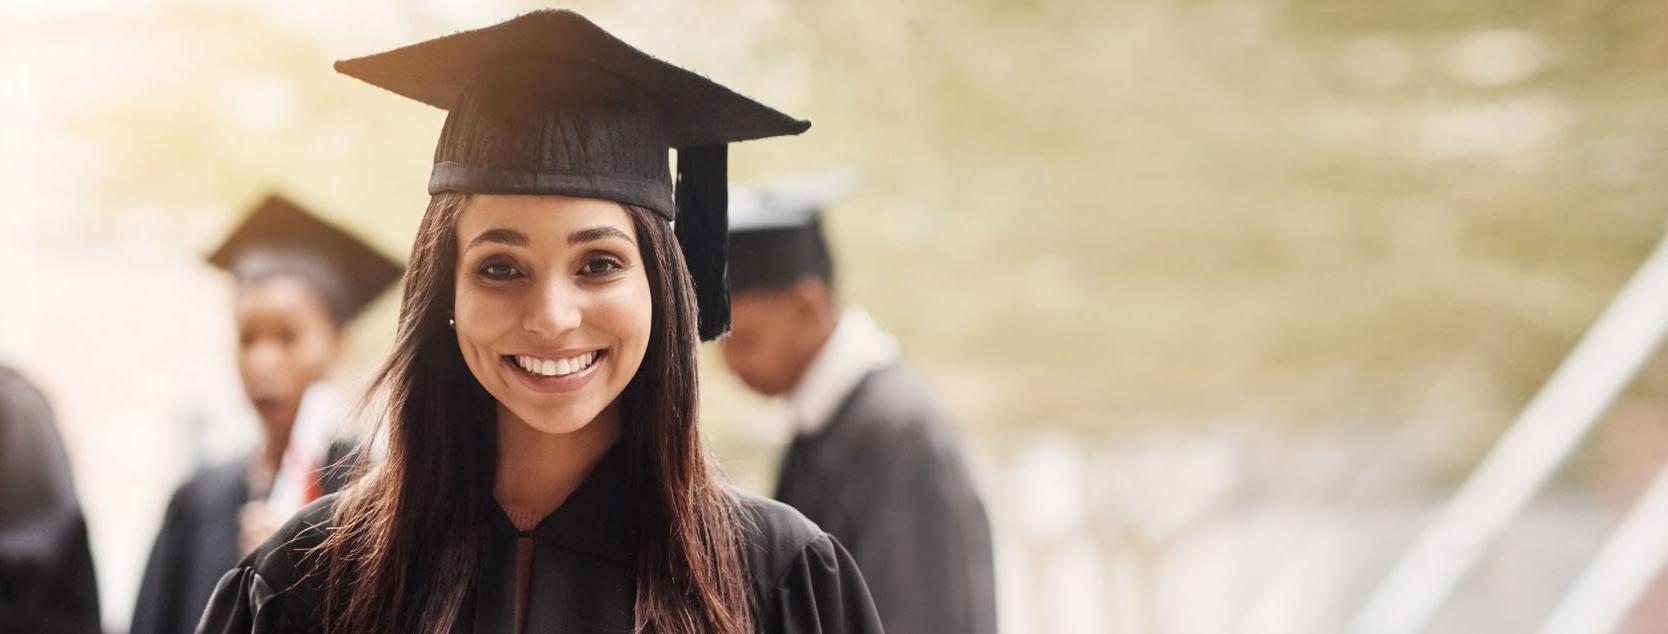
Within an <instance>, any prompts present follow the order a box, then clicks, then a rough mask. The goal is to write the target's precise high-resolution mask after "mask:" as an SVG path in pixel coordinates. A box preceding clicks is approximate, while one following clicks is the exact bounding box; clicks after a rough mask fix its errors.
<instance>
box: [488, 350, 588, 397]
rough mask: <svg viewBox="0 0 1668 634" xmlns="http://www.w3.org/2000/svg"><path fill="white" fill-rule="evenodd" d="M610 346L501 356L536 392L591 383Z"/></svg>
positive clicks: (509, 369)
mask: <svg viewBox="0 0 1668 634" xmlns="http://www.w3.org/2000/svg"><path fill="white" fill-rule="evenodd" d="M607 356H608V350H607V349H600V350H589V351H585V352H579V353H562V354H513V355H504V356H502V357H499V359H500V360H501V361H502V362H503V365H504V366H505V367H506V368H508V371H509V372H510V373H511V374H514V375H515V376H516V378H517V379H520V382H521V384H522V385H524V386H526V387H527V388H528V389H531V390H533V391H535V392H545V393H554V392H571V391H573V390H577V389H579V388H582V387H584V386H585V385H586V384H588V383H590V381H591V377H593V376H596V375H597V368H598V367H600V366H601V365H602V364H603V362H604V361H605V360H606V359H607Z"/></svg>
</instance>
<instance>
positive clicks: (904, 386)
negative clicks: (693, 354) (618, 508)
mask: <svg viewBox="0 0 1668 634" xmlns="http://www.w3.org/2000/svg"><path fill="white" fill-rule="evenodd" d="M855 181H856V178H855V175H853V174H851V173H846V172H841V173H828V174H820V175H814V176H805V177H801V178H796V179H791V180H783V181H778V182H776V183H771V184H769V185H765V186H760V187H754V188H747V187H737V188H735V190H734V191H733V192H732V194H731V201H730V212H731V233H730V241H731V242H730V283H731V288H732V289H733V290H732V292H733V293H734V301H733V308H732V311H733V313H732V316H733V319H734V322H733V326H732V329H731V332H730V335H729V337H727V338H725V339H724V340H722V341H721V342H720V344H719V345H720V348H721V349H722V350H723V353H724V358H725V360H726V361H727V363H728V365H729V367H730V369H731V370H732V371H733V372H735V374H736V375H737V376H739V377H740V378H741V380H742V382H743V383H745V384H747V386H748V387H750V388H752V389H753V390H754V391H757V392H759V393H760V394H764V395H767V396H773V397H781V398H783V399H785V400H786V401H787V405H788V408H789V409H790V410H791V412H792V414H793V417H794V420H793V426H794V430H793V432H794V439H793V442H792V444H790V445H789V447H788V453H787V456H786V458H784V459H783V461H782V466H781V475H780V479H779V480H778V483H777V490H776V498H777V499H778V500H781V501H783V502H786V503H788V504H789V505H792V506H793V507H794V508H797V509H799V510H800V512H802V513H804V514H805V516H806V517H808V518H810V519H811V520H812V521H814V522H816V523H817V525H818V526H821V527H822V528H823V530H826V531H828V532H829V533H831V534H833V535H834V536H835V537H837V538H839V539H840V541H841V543H844V544H845V545H846V547H847V548H850V549H851V552H852V555H853V556H854V557H855V558H856V559H857V564H858V566H859V567H860V568H862V570H863V576H864V578H865V579H867V580H868V582H869V587H870V589H871V590H873V592H874V597H875V605H876V607H877V608H878V609H879V611H880V616H881V620H882V621H883V622H884V623H885V625H886V630H887V631H889V632H970V633H987V632H992V631H995V629H996V608H995V603H996V597H995V578H994V571H993V569H992V566H993V562H992V557H993V555H992V547H991V534H990V524H989V520H988V519H987V517H986V515H985V509H984V505H983V503H982V502H981V501H980V499H979V494H978V492H977V491H976V490H975V489H974V486H973V482H972V479H971V477H970V476H969V474H968V470H967V466H966V465H965V464H964V461H963V459H962V454H961V449H960V448H959V446H958V441H957V439H956V435H955V432H954V429H952V427H951V426H950V424H949V423H948V422H947V421H945V420H944V418H943V417H942V416H941V415H940V414H939V412H938V410H937V409H936V408H935V407H934V406H933V404H932V402H931V399H930V398H929V396H928V391H927V386H926V384H925V383H924V382H923V381H922V380H921V378H920V377H919V376H917V375H916V374H915V373H914V372H913V371H912V370H910V368H909V367H908V366H907V365H906V364H905V363H904V362H903V360H902V359H900V358H899V355H898V343H897V341H895V340H894V339H893V338H892V337H891V336H890V335H888V334H887V333H886V332H885V331H883V330H881V329H880V327H879V326H877V325H876V324H875V322H874V320H873V319H871V318H870V317H869V315H868V313H866V312H864V311H863V310H862V309H860V308H857V307H855V306H847V307H843V308H842V307H841V305H840V302H839V299H838V297H837V294H836V293H835V286H834V261H833V256H832V254H831V253H830V250H829V247H828V242H827V240H826V239H825V237H824V235H823V231H822V212H823V209H824V208H825V207H826V206H827V205H829V204H831V203H832V202H833V201H834V200H836V199H838V198H840V197H842V196H844V195H845V194H846V193H847V192H848V191H849V190H850V189H851V188H852V186H853V185H854V184H855Z"/></svg>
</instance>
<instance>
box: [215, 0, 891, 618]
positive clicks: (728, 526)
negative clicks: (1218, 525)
mask: <svg viewBox="0 0 1668 634" xmlns="http://www.w3.org/2000/svg"><path fill="white" fill-rule="evenodd" d="M336 68H337V69H338V70H339V71H341V72H343V73H346V74H349V75H352V76H354V77H358V78H360V79H363V80H365V81H367V82H369V83H371V84H373V85H376V86H380V87H383V88H387V89H389V90H391V91H394V92H396V93H398V94H400V95H403V96H406V97H410V98H413V99H417V100H420V101H424V102H426V103H429V104H432V105H436V106H439V107H442V108H445V109H447V110H448V113H447V116H446V121H445V124H444V125H443V127H442V128H441V132H440V139H439V142H438V147H437V148H436V151H435V152H434V157H435V162H434V167H433V171H432V172H431V175H430V180H429V184H428V191H429V194H430V196H431V198H430V203H429V207H428V211H427V212H426V214H425V215H424V217H423V221H422V224H421V226H420V227H419V229H418V235H417V239H416V245H415V247H414V248H413V251H412V256H411V275H410V276H408V278H407V280H406V288H405V295H404V303H403V305H402V307H401V311H400V325H399V332H398V334H397V337H396V341H397V342H398V343H397V344H396V347H395V350H394V352H393V353H392V355H391V356H390V357H389V359H388V362H387V363H386V365H384V369H383V373H382V374H381V376H380V377H379V379H378V382H377V385H376V387H377V388H378V389H379V390H381V391H380V392H378V393H379V394H381V395H385V396H386V402H387V403H388V411H387V412H386V413H385V416H384V418H383V422H384V424H385V425H386V426H387V432H388V435H387V443H388V451H387V457H386V459H384V460H381V461H378V462H377V463H376V464H375V465H374V466H372V468H371V469H370V470H369V471H367V472H366V473H365V475H364V476H363V477H360V478H358V479H356V480H354V482H353V483H352V484H350V485H348V487H347V488H346V489H345V490H344V491H343V492H342V493H341V494H340V495H328V496H325V497H324V498H322V499H320V500H319V501H318V502H315V503H314V504H312V505H310V506H308V507H307V508H305V509H303V510H302V511H301V512H300V513H299V514H297V516H296V517H295V518H293V519H292V520H291V521H290V522H289V523H288V524H286V525H285V526H284V527H283V528H281V529H280V530H279V531H278V532H277V533H276V534H274V535H273V536H272V537H271V538H270V539H269V540H267V542H266V543H264V544H262V545H261V547H260V548H259V549H257V550H256V551H255V552H253V553H251V554H250V555H249V556H248V557H247V558H245V559H244V561H243V563H242V564H241V565H240V566H239V567H238V568H237V569H236V570H235V571H233V572H232V573H229V574H228V575H227V576H226V577H225V578H224V579H222V580H221V582H220V585H219V587H218V588H217V589H216V591H215V594H214V598H213V599H212V600H211V601H210V605H209V607H208V609H207V611H206V612H205V613H204V617H203V622H202V625H203V629H204V631H208V632H251V631H258V632H273V631H286V632H287V631H321V630H328V631H337V632H354V633H356V634H359V633H373V634H375V633H393V632H448V631H483V632H511V633H515V634H519V633H521V632H555V631H564V632H633V631H643V632H649V631H652V632H657V633H660V634H696V633H703V634H704V633H708V632H718V633H726V634H741V633H745V632H773V633H775V632H780V633H797V632H824V633H829V634H835V633H839V632H878V631H880V624H879V621H878V618H877V617H876V616H875V614H874V606H873V604H872V602H871V600H870V598H869V595H868V591H867V589H866V588H865V587H864V585H863V578H862V575H861V574H859V573H858V571H857V568H856V566H855V565H854V564H853V563H852V561H851V558H850V555H849V554H847V553H846V551H845V550H844V549H843V548H841V547H840V545H839V543H838V542H836V541H835V540H834V539H833V538H831V537H830V536H828V534H826V533H824V532H823V531H821V530H818V529H817V528H816V526H815V525H813V524H811V523H810V522H809V521H806V520H805V518H804V517H803V516H801V515H800V514H799V513H798V512H796V511H794V510H793V509H792V508H789V507H788V506H786V505H783V504H779V503H776V502H772V501H769V500H764V499H760V498H754V497H751V496H748V495H746V494H744V493H742V492H740V491H738V490H736V489H734V488H732V487H729V486H727V485H726V484H725V483H724V482H723V481H722V479H721V476H720V475H719V474H718V473H717V470H716V468H715V467H714V466H713V463H712V461H711V460H710V459H709V458H708V455H707V450H706V447H705V444H704V443H703V441H702V439H701V435H700V427H699V425H698V424H697V423H698V421H697V418H698V409H697V408H696V400H697V396H698V392H697V385H698V381H697V379H698V377H697V374H696V365H695V360H696V347H697V345H698V344H699V342H700V340H702V339H711V338H714V337H717V336H718V335H720V334H722V333H723V332H724V331H725V329H726V328H727V326H728V317H729V313H728V308H729V297H728V294H727V293H726V292H725V288H724V285H723V271H724V263H725V257H724V251H723V248H724V244H725V232H726V224H725V222H724V213H725V194H726V189H727V178H726V161H727V158H726V156H727V155H726V152H727V151H728V148H727V145H728V144H729V143H733V142H739V141H746V140H752V139H762V138H768V137H775V136H783V135H792V134H798V133H800V132H803V131H804V130H805V129H806V128H808V127H809V126H810V124H809V123H808V122H804V121H799V120H796V119H793V118H791V117H788V116H787V115H784V114H782V113H780V112H777V111H775V110H772V109H770V108H769V107H767V106H765V105H763V104H760V103H758V102H756V101H753V100H751V99H748V98H746V97H743V96H741V95H738V94H736V93H735V92H733V91H731V90H729V89H728V88H725V87H724V86H721V85H719V84H716V83H714V82H712V81H710V80H708V79H705V78H704V77H701V76H699V75H696V74H694V73H692V72H689V71H687V70H684V69H682V68H678V67H676V66H673V65H671V64H668V63H666V62H662V61H660V60H657V59H655V58H653V57H650V56H649V55H647V54H646V53H644V52H642V51H639V50H637V49H635V48H633V47H631V46H630V45H628V44H626V43H624V42H622V41H620V40H618V39H616V38H614V37H613V36H612V35H610V34H608V33H607V32H605V31H603V30H602V29H601V28H599V27H597V26H596V25H595V24H592V23H591V22H590V21H588V20H586V19H585V18H583V17H581V16H579V15H578V14H576V13H572V12H568V11H557V10H544V11H537V12H533V13H528V14H525V15H522V16H520V17H517V18H514V19H512V20H509V21H506V22H503V23H500V24H497V25H494V26H490V27H486V28H480V29H474V30H469V31H463V32H460V33H457V34H454V35H449V36H446V37H441V38H438V39H433V40H428V41H425V42H420V43H417V44H413V45H410V46H406V47H403V48H399V49H395V50H392V51H388V52H384V53H380V54H376V55H371V56H368V57H363V58H358V59H352V60H346V61H342V62H338V63H337V64H336ZM672 149H676V150H677V152H678V162H677V173H678V177H677V179H676V181H675V182H676V185H675V186H674V184H673V183H674V180H673V178H672V172H671V169H670V166H669V164H668V159H669V153H670V150H672ZM674 217H675V218H676V223H677V224H676V229H675V230H674V229H673V226H672V220H673V218H674ZM686 267H687V268H686Z"/></svg>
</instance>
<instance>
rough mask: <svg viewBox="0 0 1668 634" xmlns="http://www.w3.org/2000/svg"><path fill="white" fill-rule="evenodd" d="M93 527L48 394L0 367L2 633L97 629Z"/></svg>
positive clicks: (0, 618)
mask: <svg viewBox="0 0 1668 634" xmlns="http://www.w3.org/2000/svg"><path fill="white" fill-rule="evenodd" d="M99 628H100V624H99V614H98V586H97V584H96V583H95V579H94V578H93V558H92V552H91V551H90V550H89V549H88V547H87V522H86V520H85V519H84V518H83V517H82V515H81V505H80V503H79V502H77V501H76V498H75V487H74V484H73V482H72V481H71V478H70V465H69V457H68V456H67V455H66V454H65V453H64V444H63V442H61V441H60V440H59V438H58V430H57V427H56V426H55V424H54V423H53V417H52V409H51V407H49V406H48V405H47V402H46V397H45V396H43V395H42V394H41V393H40V391H39V390H36V389H35V388H34V386H32V385H30V384H29V383H28V382H26V381H24V380H23V377H21V376H19V375H18V374H17V373H16V372H13V371H12V370H10V369H7V368H4V367H0V632H41V633H43V634H56V633H60V632H98V631H99Z"/></svg>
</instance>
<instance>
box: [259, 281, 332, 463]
mask: <svg viewBox="0 0 1668 634" xmlns="http://www.w3.org/2000/svg"><path fill="white" fill-rule="evenodd" d="M236 317H237V331H238V348H237V369H238V374H239V375H241V376H242V378H243V390H244V392H246V393H248V395H249V402H250V403H252V404H254V406H255V411H256V412H257V413H259V414H260V416H261V422H262V423H263V424H265V425H266V426H267V428H268V429H275V430H279V431H282V430H286V429H289V427H290V425H291V424H293V423H294V422H295V415H296V412H298V411H300V409H301V395H302V393H304V392H306V391H307V386H309V385H312V384H313V383H315V382H317V381H319V380H320V379H323V378H324V375H325V374H326V373H327V372H328V371H329V370H330V366H331V365H333V364H334V363H335V362H336V359H337V358H338V357H339V356H340V353H341V349H342V346H341V330H340V329H339V328H337V326H336V324H335V322H333V321H331V319H330V310H329V308H327V307H326V304H325V301H324V298H323V297H322V296H321V295H319V293H318V291H316V290H314V287H313V286H312V285H311V284H309V283H307V282H305V281H302V280H301V279H299V278H296V277H293V276H289V275H274V276H270V277H266V278H263V279H261V280H259V281H255V282H251V283H247V284H244V285H242V286H240V287H239V288H238V294H237V306H236Z"/></svg>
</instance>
